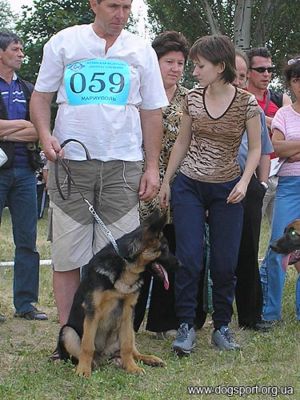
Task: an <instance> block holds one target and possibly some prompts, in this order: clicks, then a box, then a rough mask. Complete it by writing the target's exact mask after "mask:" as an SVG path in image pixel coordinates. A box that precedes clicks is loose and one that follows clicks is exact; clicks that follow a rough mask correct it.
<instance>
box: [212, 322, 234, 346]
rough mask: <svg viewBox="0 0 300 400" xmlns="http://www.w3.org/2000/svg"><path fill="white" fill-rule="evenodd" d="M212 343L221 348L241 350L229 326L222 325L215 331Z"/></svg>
mask: <svg viewBox="0 0 300 400" xmlns="http://www.w3.org/2000/svg"><path fill="white" fill-rule="evenodd" d="M211 343H212V344H213V345H215V346H216V347H217V348H218V349H219V350H239V349H240V346H239V344H237V343H236V342H235V340H234V337H233V334H232V332H231V331H230V329H229V328H228V326H221V328H220V329H218V330H216V331H214V332H213V334H212V337H211Z"/></svg>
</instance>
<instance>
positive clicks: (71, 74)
mask: <svg viewBox="0 0 300 400" xmlns="http://www.w3.org/2000/svg"><path fill="white" fill-rule="evenodd" d="M64 83H65V89H66V94H67V98H68V103H69V104H70V105H73V106H81V105H84V104H112V105H116V106H123V105H125V104H127V100H128V95H129V88H130V68H129V65H128V64H127V63H126V62H124V61H121V60H113V59H110V60H105V59H98V58H95V59H92V60H83V61H76V62H74V63H72V64H68V65H67V67H66V70H65V73H64Z"/></svg>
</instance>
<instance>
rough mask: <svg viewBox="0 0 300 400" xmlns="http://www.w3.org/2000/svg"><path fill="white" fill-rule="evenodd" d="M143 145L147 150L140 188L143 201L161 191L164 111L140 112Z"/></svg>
mask: <svg viewBox="0 0 300 400" xmlns="http://www.w3.org/2000/svg"><path fill="white" fill-rule="evenodd" d="M140 116H141V125H142V132H143V143H144V150H145V171H144V174H143V176H142V179H141V182H140V188H139V196H140V199H141V200H144V201H149V200H151V199H153V198H154V197H155V196H156V195H157V192H158V190H159V186H160V183H159V167H158V165H159V154H160V151H161V145H162V133H163V128H162V127H163V123H162V111H161V109H160V108H158V109H156V110H142V109H141V110H140Z"/></svg>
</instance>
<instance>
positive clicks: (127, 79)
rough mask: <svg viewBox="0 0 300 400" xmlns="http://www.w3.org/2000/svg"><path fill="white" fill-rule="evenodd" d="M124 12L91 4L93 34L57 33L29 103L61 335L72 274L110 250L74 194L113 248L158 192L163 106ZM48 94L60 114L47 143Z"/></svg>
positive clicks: (118, 3)
mask: <svg viewBox="0 0 300 400" xmlns="http://www.w3.org/2000/svg"><path fill="white" fill-rule="evenodd" d="M131 3H132V1H131V0H90V5H91V8H92V10H93V12H94V14H95V20H94V22H93V23H92V24H90V25H77V26H73V27H70V28H67V29H64V30H62V31H61V32H59V33H57V34H56V35H54V36H53V37H52V38H51V39H50V40H49V41H48V42H47V43H46V45H45V47H44V55H43V60H42V64H41V68H40V72H39V75H38V78H37V82H36V86H35V91H34V93H33V96H32V101H31V105H32V107H31V116H32V121H33V122H34V124H35V126H36V128H37V130H38V133H39V137H40V140H41V142H42V145H43V150H44V152H45V155H46V157H47V159H48V160H50V161H52V162H50V166H49V181H48V189H49V195H50V211H51V220H50V227H51V232H52V262H53V271H54V272H53V273H54V276H53V288H54V295H55V300H56V304H57V308H58V314H59V320H60V323H61V325H63V324H65V323H66V321H67V319H68V315H69V311H70V307H71V305H72V301H73V297H74V293H75V291H76V289H77V287H78V285H79V281H80V267H81V266H83V265H85V264H86V263H87V262H88V261H89V260H90V258H91V257H92V256H93V254H95V253H96V252H97V251H99V250H100V249H101V248H102V247H103V246H104V245H105V244H106V243H107V242H108V239H107V237H106V236H105V235H104V233H103V230H102V229H101V227H100V225H98V224H97V223H94V220H93V216H92V215H91V214H90V212H89V210H88V207H87V205H86V203H85V202H84V201H83V200H82V197H81V195H80V194H79V193H78V190H77V187H78V188H80V191H81V192H82V193H83V194H84V196H85V197H86V198H87V199H88V200H89V201H90V202H91V203H92V204H93V206H94V208H95V210H96V212H97V213H98V215H99V216H100V218H101V219H102V220H103V222H104V223H105V225H106V226H107V227H108V229H109V230H110V231H111V233H112V235H113V236H114V238H115V239H117V238H118V237H120V236H122V235H123V234H124V233H127V232H129V231H131V230H133V229H134V228H136V227H137V226H138V224H139V219H138V201H139V199H140V200H150V199H152V198H153V197H154V196H155V195H156V194H157V191H158V189H159V173H158V158H159V152H160V148H161V136H162V115H161V108H162V107H164V106H166V105H167V104H168V100H167V98H166V95H165V90H164V87H163V84H162V79H161V75H160V70H159V66H158V61H157V57H156V54H155V53H154V51H153V49H152V48H151V45H150V44H147V43H146V42H145V41H144V40H143V39H141V38H140V37H138V36H136V35H133V34H131V33H129V32H127V31H125V30H123V28H124V26H125V24H126V23H127V20H128V17H129V14H130V11H131ZM55 93H57V100H56V101H57V103H58V112H57V116H56V120H55V126H54V129H53V133H51V130H50V105H51V101H52V99H53V96H54V94H55ZM67 139H76V140H79V141H80V142H82V143H83V144H84V145H85V146H86V147H87V149H88V152H89V154H90V156H91V160H86V154H85V151H84V149H83V147H82V146H80V145H79V144H78V143H74V142H70V143H68V145H67V146H66V147H65V148H64V149H63V150H62V148H61V146H60V144H62V142H64V141H65V140H67ZM142 144H143V147H144V151H145V168H144V171H142V158H143V153H142ZM57 157H64V158H65V159H66V160H67V162H68V164H69V167H70V170H71V173H72V178H73V179H74V181H75V183H76V187H73V186H72V189H71V195H70V196H69V197H68V198H67V199H66V200H62V198H61V196H60V194H59V192H58V189H57V184H56V183H57V182H56V179H55V177H54V175H55V174H54V161H55V160H56V158H57ZM58 175H59V176H58V180H59V182H60V185H61V189H62V191H63V192H64V193H65V194H67V192H68V188H67V186H68V185H66V184H65V182H66V173H65V172H64V171H63V170H62V169H61V170H59V173H58ZM66 197H67V196H66Z"/></svg>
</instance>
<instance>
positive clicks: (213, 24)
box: [204, 0, 221, 35]
mask: <svg viewBox="0 0 300 400" xmlns="http://www.w3.org/2000/svg"><path fill="white" fill-rule="evenodd" d="M204 10H205V13H206V16H207V20H208V23H209V26H210V30H211V34H212V35H218V34H220V33H221V31H220V27H219V24H218V21H217V20H216V19H215V18H214V16H213V12H212V9H211V7H210V5H209V3H208V1H207V0H204Z"/></svg>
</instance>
